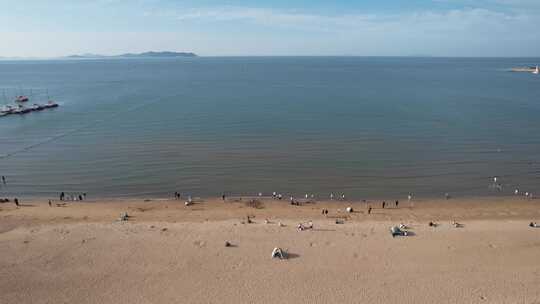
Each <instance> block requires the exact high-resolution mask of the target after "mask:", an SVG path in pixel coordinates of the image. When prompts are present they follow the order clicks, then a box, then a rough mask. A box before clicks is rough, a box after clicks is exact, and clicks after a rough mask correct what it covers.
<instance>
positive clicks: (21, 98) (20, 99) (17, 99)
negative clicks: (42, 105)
mask: <svg viewBox="0 0 540 304" xmlns="http://www.w3.org/2000/svg"><path fill="white" fill-rule="evenodd" d="M28 100H30V99H29V98H28V96H24V95H19V96H17V97H16V98H15V102H27V101H28Z"/></svg>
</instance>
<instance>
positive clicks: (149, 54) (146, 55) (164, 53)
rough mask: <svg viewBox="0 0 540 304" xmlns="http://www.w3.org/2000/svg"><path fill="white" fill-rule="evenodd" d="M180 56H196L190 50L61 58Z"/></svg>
mask: <svg viewBox="0 0 540 304" xmlns="http://www.w3.org/2000/svg"><path fill="white" fill-rule="evenodd" d="M181 57H198V56H197V54H195V53H191V52H169V51H166V52H144V53H137V54H135V53H126V54H121V55H98V54H83V55H70V56H66V57H62V58H67V59H108V58H181Z"/></svg>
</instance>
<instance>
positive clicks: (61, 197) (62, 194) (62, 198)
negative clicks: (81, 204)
mask: <svg viewBox="0 0 540 304" xmlns="http://www.w3.org/2000/svg"><path fill="white" fill-rule="evenodd" d="M65 196H66V194H65V193H64V192H62V193H60V200H61V201H63V200H64V197H65Z"/></svg>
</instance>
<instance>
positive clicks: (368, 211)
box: [367, 206, 371, 214]
mask: <svg viewBox="0 0 540 304" xmlns="http://www.w3.org/2000/svg"><path fill="white" fill-rule="evenodd" d="M367 214H371V206H369V208H368V210H367Z"/></svg>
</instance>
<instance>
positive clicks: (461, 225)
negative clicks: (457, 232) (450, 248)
mask: <svg viewBox="0 0 540 304" xmlns="http://www.w3.org/2000/svg"><path fill="white" fill-rule="evenodd" d="M452 226H454V228H463V227H465V225H463V224H461V223H458V222H456V221H452Z"/></svg>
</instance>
